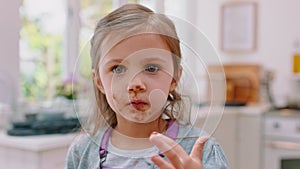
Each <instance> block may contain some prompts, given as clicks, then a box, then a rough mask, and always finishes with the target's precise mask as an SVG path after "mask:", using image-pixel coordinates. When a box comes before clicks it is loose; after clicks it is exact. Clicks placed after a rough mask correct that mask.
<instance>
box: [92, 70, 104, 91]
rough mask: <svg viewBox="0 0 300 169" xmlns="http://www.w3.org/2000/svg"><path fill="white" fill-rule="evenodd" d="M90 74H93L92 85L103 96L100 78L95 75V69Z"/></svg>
mask: <svg viewBox="0 0 300 169" xmlns="http://www.w3.org/2000/svg"><path fill="white" fill-rule="evenodd" d="M92 74H93V80H94V84H95V85H96V87H97V88H98V89H99V90H100V91H101V93H103V94H105V90H104V88H103V85H102V82H101V80H100V77H99V76H97V73H96V71H95V69H93V70H92Z"/></svg>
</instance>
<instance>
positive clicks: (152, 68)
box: [145, 64, 159, 73]
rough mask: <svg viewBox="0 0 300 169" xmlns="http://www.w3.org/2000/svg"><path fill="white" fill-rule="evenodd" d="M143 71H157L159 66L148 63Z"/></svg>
mask: <svg viewBox="0 0 300 169" xmlns="http://www.w3.org/2000/svg"><path fill="white" fill-rule="evenodd" d="M145 71H147V72H151V73H154V72H157V71H159V66H158V65H155V64H148V65H147V66H146V68H145Z"/></svg>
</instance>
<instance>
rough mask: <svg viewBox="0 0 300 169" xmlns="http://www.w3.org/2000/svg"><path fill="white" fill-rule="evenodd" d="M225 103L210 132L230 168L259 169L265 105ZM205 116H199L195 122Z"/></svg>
mask: <svg viewBox="0 0 300 169" xmlns="http://www.w3.org/2000/svg"><path fill="white" fill-rule="evenodd" d="M249 110H250V109H249V108H246V107H241V108H233V107H226V108H225V110H224V113H223V116H222V118H221V120H220V123H219V124H218V126H217V128H216V130H215V132H214V133H213V136H214V137H215V138H216V140H217V142H218V143H219V144H220V145H221V147H222V149H223V150H224V152H225V155H226V157H227V159H228V162H229V167H230V169H260V168H261V159H262V152H261V150H262V133H261V132H262V120H261V119H262V114H263V112H264V109H260V108H255V109H251V110H250V111H249ZM204 122H205V118H204V117H202V118H199V119H198V125H197V126H199V127H201V125H199V124H203V123H204Z"/></svg>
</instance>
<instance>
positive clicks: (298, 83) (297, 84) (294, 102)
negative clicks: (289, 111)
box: [288, 75, 300, 109]
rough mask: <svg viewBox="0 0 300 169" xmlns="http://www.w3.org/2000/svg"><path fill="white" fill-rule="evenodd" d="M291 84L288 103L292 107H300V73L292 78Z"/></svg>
mask: <svg viewBox="0 0 300 169" xmlns="http://www.w3.org/2000/svg"><path fill="white" fill-rule="evenodd" d="M290 85H291V86H290V90H289V94H288V104H289V106H290V107H294V108H299V109H300V75H294V76H293V77H292V78H291V82H290Z"/></svg>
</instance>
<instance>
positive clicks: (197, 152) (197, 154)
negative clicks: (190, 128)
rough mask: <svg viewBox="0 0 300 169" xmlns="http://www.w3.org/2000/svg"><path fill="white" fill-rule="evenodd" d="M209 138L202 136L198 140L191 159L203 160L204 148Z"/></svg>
mask: <svg viewBox="0 0 300 169" xmlns="http://www.w3.org/2000/svg"><path fill="white" fill-rule="evenodd" d="M208 138H209V136H202V137H199V138H198V139H197V141H196V142H195V144H194V147H193V149H192V151H191V154H190V157H191V158H193V159H196V160H198V161H199V160H200V161H201V160H202V153H203V148H204V145H205V143H206V141H207V140H208Z"/></svg>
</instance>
